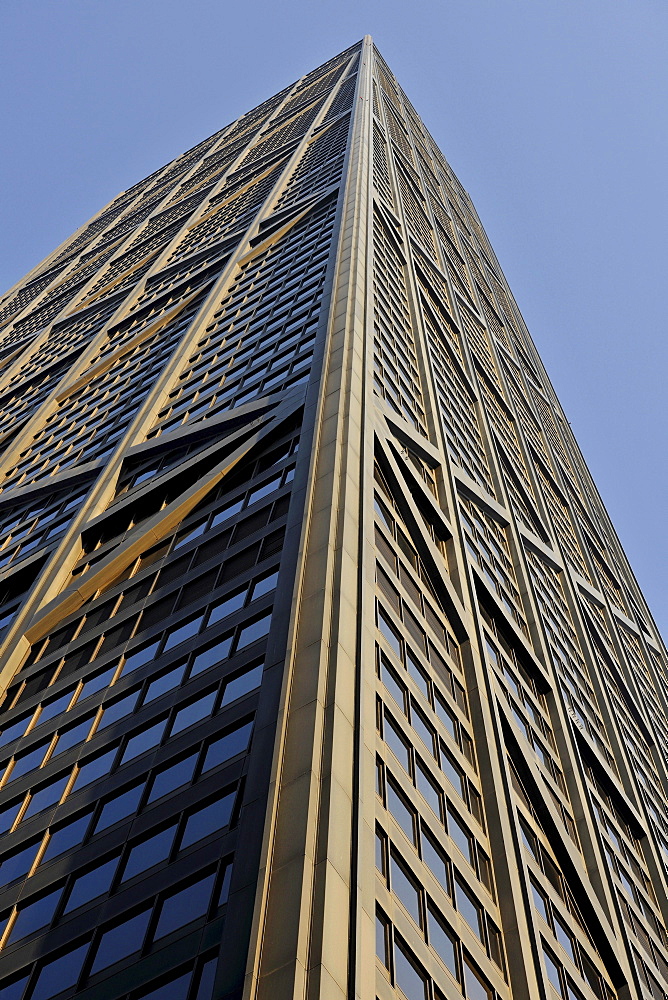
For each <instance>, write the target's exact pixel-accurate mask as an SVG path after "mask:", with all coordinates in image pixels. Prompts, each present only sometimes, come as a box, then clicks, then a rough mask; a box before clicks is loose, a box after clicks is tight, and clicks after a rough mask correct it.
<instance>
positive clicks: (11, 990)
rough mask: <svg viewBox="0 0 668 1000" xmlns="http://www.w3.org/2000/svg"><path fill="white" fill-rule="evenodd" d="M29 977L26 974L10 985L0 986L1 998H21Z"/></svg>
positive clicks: (2, 999)
mask: <svg viewBox="0 0 668 1000" xmlns="http://www.w3.org/2000/svg"><path fill="white" fill-rule="evenodd" d="M28 979H29V976H24V977H23V979H17V980H15V982H13V983H11V984H10V985H9V986H2V987H0V1000H21V997H22V996H23V991H24V989H25V988H26V983H27V982H28ZM33 996H34V994H33Z"/></svg>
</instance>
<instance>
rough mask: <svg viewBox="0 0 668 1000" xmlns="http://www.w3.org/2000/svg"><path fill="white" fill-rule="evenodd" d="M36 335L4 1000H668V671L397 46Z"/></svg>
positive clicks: (356, 60)
mask: <svg viewBox="0 0 668 1000" xmlns="http://www.w3.org/2000/svg"><path fill="white" fill-rule="evenodd" d="M0 323H1V324H2V326H1V329H0V447H1V451H0V574H1V576H0V603H1V605H2V607H1V610H0V619H1V620H0V629H1V631H0V640H1V648H0V655H1V657H2V659H1V661H0V669H1V673H0V683H1V688H2V693H3V698H4V700H3V702H2V707H1V709H0V729H1V733H0V775H1V781H0V933H1V935H2V937H1V939H0V1000H55V998H56V997H57V998H59V1000H65V998H68V997H71V996H75V995H76V996H77V997H78V998H79V997H80V998H81V1000H84V998H85V1000H102V998H104V1000H140V998H146V1000H148V998H151V1000H212V998H216V1000H223V998H224V1000H238V998H241V997H242V996H243V997H244V998H247V1000H288V998H290V1000H293V998H303V1000H306V998H308V1000H316V998H317V1000H344V998H350V1000H352V998H354V997H359V998H360V1000H374V998H378V1000H391V998H400V1000H401V998H402V997H406V998H408V1000H444V998H447V1000H457V998H459V997H462V996H465V997H467V998H469V1000H509V998H510V997H518V998H520V997H521V998H523V1000H524V998H526V1000H555V998H556V997H561V998H562V1000H615V998H616V997H618V998H620V1000H650V998H651V1000H665V998H666V990H668V934H667V931H666V920H668V902H667V897H666V873H667V870H668V810H667V808H666V803H667V798H666V790H667V788H668V736H667V734H668V704H667V698H668V673H667V671H666V657H665V651H664V650H663V647H662V645H661V642H660V638H659V635H658V633H657V631H656V628H655V626H654V624H653V622H652V619H651V617H650V614H649V612H648V610H647V607H646V605H645V603H644V600H643V597H642V594H641V593H640V591H639V589H638V586H637V584H636V582H635V580H634V577H633V575H632V573H631V571H630V569H629V567H628V564H627V562H626V559H625V557H624V554H623V552H622V550H621V548H620V545H619V542H618V540H617V538H616V536H615V534H614V531H613V529H612V527H611V524H610V521H609V519H608V517H607V515H606V512H605V510H604V508H603V505H602V503H601V500H600V498H599V496H598V494H597V492H596V489H595V487H594V485H593V483H592V480H591V478H590V476H589V473H588V471H587V469H586V467H585V464H584V462H583V460H582V457H581V455H580V452H579V451H578V448H577V445H576V443H575V441H574V439H573V436H572V434H571V432H570V429H569V427H568V424H567V422H566V421H565V419H564V417H563V414H562V411H561V409H560V407H559V404H558V401H557V399H556V397H555V394H554V391H553V390H552V388H551V386H550V383H549V381H548V379H547V377H546V375H545V372H544V369H543V367H542V365H541V362H540V359H539V357H538V355H537V353H536V350H535V348H534V346H533V344H532V342H531V340H530V338H529V335H528V333H527V331H526V328H525V326H524V324H523V322H522V318H521V316H520V313H519V311H518V309H517V307H516V305H515V303H514V301H513V298H512V295H511V293H510V290H509V288H508V286H507V284H506V282H505V280H504V278H503V275H502V273H501V270H500V268H499V266H498V263H497V261H496V258H495V256H494V253H493V251H492V249H491V247H490V245H489V243H488V241H487V239H486V236H485V233H484V231H483V229H482V227H481V225H480V222H479V220H478V217H477V215H476V213H475V210H474V208H473V206H472V204H471V202H470V199H469V198H468V196H467V194H466V192H465V191H464V189H463V188H462V187H461V185H460V183H459V182H458V180H457V179H456V178H455V176H454V175H453V173H452V171H451V169H450V167H449V166H448V164H447V163H446V161H445V160H444V158H443V156H442V154H441V153H440V151H439V150H438V148H437V147H436V145H435V144H434V141H433V139H432V138H431V136H430V135H429V133H428V132H427V130H426V129H425V127H424V125H423V124H422V122H421V121H420V119H419V117H418V116H417V114H416V112H415V111H414V109H413V107H412V106H411V104H410V103H409V102H408V100H407V99H406V97H405V95H404V94H403V92H402V91H401V89H400V87H399V86H398V84H397V82H396V80H395V79H394V77H393V75H392V73H391V72H390V70H389V69H388V67H387V66H386V64H385V63H384V62H383V60H382V58H381V57H380V55H379V54H378V52H377V51H376V50H375V49H374V47H373V45H372V42H371V40H370V39H368V38H367V39H365V40H364V42H361V43H359V44H357V45H354V46H353V47H352V48H350V49H348V50H347V51H346V52H343V53H342V54H341V55H339V56H336V58H334V59H332V60H331V61H330V62H328V63H326V64H325V65H324V66H321V67H320V68H319V69H317V70H315V71H314V72H312V73H310V74H308V75H307V76H305V77H302V78H301V79H300V80H299V81H298V82H297V83H295V84H294V85H292V86H290V87H287V88H286V89H285V90H284V91H282V92H281V93H280V94H277V95H276V96H275V97H273V98H271V99H270V100H268V101H266V102H265V103H264V104H262V105H260V107H258V108H256V109H255V110H253V111H251V112H249V113H248V114H247V115H244V116H243V117H242V118H240V119H239V120H238V121H237V122H234V123H233V124H232V125H230V126H228V127H227V128H224V129H222V130H221V131H220V132H219V133H217V134H216V135H214V136H213V137H212V138H210V139H207V140H206V141H205V142H203V143H201V144H200V145H199V146H196V147H195V148H194V149H192V150H190V151H189V152H187V153H184V154H183V155H182V156H180V157H178V158H177V159H176V160H174V161H173V162H172V163H170V164H168V165H167V166H166V167H164V168H162V169H161V170H158V171H156V173H154V174H152V175H151V176H150V177H148V178H147V179H146V180H144V181H142V182H141V183H139V184H137V185H136V186H135V187H133V188H131V189H130V190H129V191H125V192H123V193H122V194H121V195H119V197H118V198H116V199H115V200H114V201H113V202H112V203H111V204H110V205H109V206H108V207H107V208H106V209H104V210H103V211H102V212H101V213H100V214H99V215H98V216H96V217H95V218H94V219H93V220H92V221H91V222H89V223H88V224H87V225H85V226H83V227H82V228H81V229H80V230H79V231H78V232H77V233H76V234H75V235H74V236H73V237H72V238H71V239H70V240H68V241H67V242H66V243H65V244H64V245H63V246H62V247H60V248H58V249H57V250H56V251H55V252H54V253H53V254H52V255H51V256H50V257H48V258H47V260H46V261H44V263H42V264H41V265H39V266H38V267H37V268H35V269H34V271H33V272H31V273H30V274H29V275H28V276H27V277H26V278H25V279H24V280H23V281H22V282H20V283H19V284H18V285H17V286H16V287H15V288H14V289H12V290H11V291H10V292H8V293H7V295H6V296H5V297H4V299H2V301H0Z"/></svg>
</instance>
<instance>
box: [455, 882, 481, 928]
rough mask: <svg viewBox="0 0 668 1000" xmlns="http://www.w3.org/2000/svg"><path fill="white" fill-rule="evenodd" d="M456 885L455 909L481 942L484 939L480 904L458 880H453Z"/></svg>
mask: <svg viewBox="0 0 668 1000" xmlns="http://www.w3.org/2000/svg"><path fill="white" fill-rule="evenodd" d="M455 885H456V897H457V909H458V910H459V912H460V913H461V915H462V916H463V918H464V920H465V921H466V923H467V924H468V925H469V927H470V928H471V930H472V931H474V933H475V934H477V936H478V937H479V938H480V940H481V941H484V939H485V932H484V925H483V916H482V908H481V906H480V904H479V903H478V902H477V901H476V899H475V897H474V896H473V893H472V892H470V891H469V889H468V888H467V887H466V886H464V885H462V883H461V882H460V881H459V879H458V878H456V879H455Z"/></svg>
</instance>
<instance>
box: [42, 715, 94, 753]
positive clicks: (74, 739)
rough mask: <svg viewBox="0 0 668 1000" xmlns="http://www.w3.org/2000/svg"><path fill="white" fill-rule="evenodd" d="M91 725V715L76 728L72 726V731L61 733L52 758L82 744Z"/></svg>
mask: <svg viewBox="0 0 668 1000" xmlns="http://www.w3.org/2000/svg"><path fill="white" fill-rule="evenodd" d="M92 723H93V716H92V715H91V716H89V717H88V718H87V719H84V721H83V722H80V723H79V725H78V726H73V727H72V729H67V730H65V732H64V733H61V735H60V736H59V737H58V742H57V743H56V747H55V750H54V751H53V755H52V756H54V757H55V756H56V754H59V753H64V752H65V751H66V750H70V749H71V748H72V747H75V746H77V745H78V744H79V743H82V742H83V741H84V740H85V739H86V737H87V736H88V733H89V732H90V727H91V725H92Z"/></svg>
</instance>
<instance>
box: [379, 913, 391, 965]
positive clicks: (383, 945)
mask: <svg viewBox="0 0 668 1000" xmlns="http://www.w3.org/2000/svg"><path fill="white" fill-rule="evenodd" d="M388 946H389V928H388V925H387V921H386V920H385V918H384V917H381V916H380V914H378V913H377V914H376V954H377V955H378V958H379V959H380V960H381V962H382V963H383V965H384V966H385V968H386V969H389V967H390V955H389V947H388Z"/></svg>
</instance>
